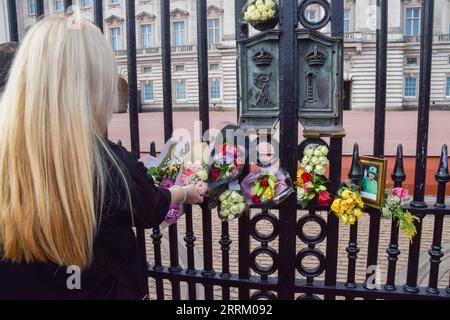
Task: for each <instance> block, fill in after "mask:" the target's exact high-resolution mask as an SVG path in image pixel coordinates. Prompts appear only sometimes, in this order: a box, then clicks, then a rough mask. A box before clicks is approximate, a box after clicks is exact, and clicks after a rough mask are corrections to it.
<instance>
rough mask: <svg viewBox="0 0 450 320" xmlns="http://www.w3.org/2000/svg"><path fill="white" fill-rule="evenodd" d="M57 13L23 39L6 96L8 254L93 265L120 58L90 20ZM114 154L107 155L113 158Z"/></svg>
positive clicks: (3, 212)
mask: <svg viewBox="0 0 450 320" xmlns="http://www.w3.org/2000/svg"><path fill="white" fill-rule="evenodd" d="M72 22H73V21H71V18H69V17H50V18H46V19H44V20H42V21H40V22H39V23H37V24H36V25H35V26H34V27H33V28H31V29H30V30H29V31H28V33H27V35H26V37H25V39H24V40H23V42H22V44H21V46H20V48H19V50H18V53H17V56H16V58H15V61H14V63H13V66H12V69H11V72H10V78H9V81H8V83H7V86H6V89H5V92H4V94H3V97H2V100H1V102H0V255H2V256H3V258H4V259H7V260H10V261H13V262H44V263H47V262H54V263H57V264H59V265H63V266H69V265H77V266H79V267H81V268H85V267H87V266H88V265H89V264H90V262H91V260H92V255H93V243H94V237H95V233H96V230H97V226H98V216H97V214H96V212H97V213H98V211H99V206H98V203H103V197H104V193H105V185H106V181H107V176H108V174H109V173H108V169H107V165H106V161H105V158H106V159H109V160H112V163H114V164H115V166H117V168H118V169H119V170H118V172H120V174H121V175H123V172H122V171H121V170H120V168H119V167H120V164H119V163H118V162H117V161H116V160H115V159H114V156H113V155H112V153H111V152H110V150H109V149H108V146H107V144H106V142H105V140H104V138H103V134H104V132H105V131H106V127H107V123H108V121H109V119H110V118H111V115H112V112H113V109H114V108H115V107H116V106H117V100H118V98H117V79H118V77H117V67H116V62H115V57H114V54H113V52H112V50H111V49H110V47H109V45H108V44H107V42H106V39H105V37H104V36H103V35H102V34H101V32H100V31H99V29H98V28H97V27H95V26H94V25H93V23H92V22H90V21H88V20H83V19H82V20H81V21H79V24H78V25H77V26H74V25H73V23H72ZM105 155H106V157H105ZM127 190H128V188H127Z"/></svg>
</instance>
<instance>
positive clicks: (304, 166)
mask: <svg viewBox="0 0 450 320" xmlns="http://www.w3.org/2000/svg"><path fill="white" fill-rule="evenodd" d="M327 155H328V148H327V147H326V146H323V145H310V146H308V147H307V148H306V149H305V151H304V154H303V158H302V161H301V167H300V168H299V169H298V171H297V180H296V181H295V185H296V187H297V200H298V202H299V204H300V205H301V207H302V208H303V209H304V208H306V207H307V206H308V204H309V203H310V202H311V201H312V200H314V199H316V198H317V200H318V203H319V206H327V205H329V204H330V203H331V201H332V200H333V199H332V198H331V196H330V194H329V193H328V191H327V187H326V185H325V183H326V180H327V179H326V177H325V173H326V170H327V166H328V158H327Z"/></svg>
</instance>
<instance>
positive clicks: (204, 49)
mask: <svg viewBox="0 0 450 320" xmlns="http://www.w3.org/2000/svg"><path fill="white" fill-rule="evenodd" d="M206 5H207V1H206V0H198V1H197V55H198V97H199V112H200V121H201V123H202V134H204V133H205V131H206V130H208V129H209V88H208V83H209V79H208V24H207V23H208V21H207V14H206Z"/></svg>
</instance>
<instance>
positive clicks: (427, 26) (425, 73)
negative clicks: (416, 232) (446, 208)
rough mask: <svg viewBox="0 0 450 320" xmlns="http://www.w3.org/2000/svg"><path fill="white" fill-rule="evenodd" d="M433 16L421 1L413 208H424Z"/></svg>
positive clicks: (431, 4) (431, 1)
mask: <svg viewBox="0 0 450 320" xmlns="http://www.w3.org/2000/svg"><path fill="white" fill-rule="evenodd" d="M433 16H434V0H429V1H422V21H421V22H422V23H421V33H420V81H419V116H418V124H417V148H416V173H415V179H414V200H413V201H412V203H411V204H412V205H413V206H415V207H426V204H425V202H424V197H425V178H426V167H427V150H428V126H429V116H430V86H431V61H432V55H433ZM417 259H418V257H417Z"/></svg>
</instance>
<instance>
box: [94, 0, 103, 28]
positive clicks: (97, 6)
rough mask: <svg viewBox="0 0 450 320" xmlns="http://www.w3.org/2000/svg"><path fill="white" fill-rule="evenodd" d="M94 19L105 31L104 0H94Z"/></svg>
mask: <svg viewBox="0 0 450 320" xmlns="http://www.w3.org/2000/svg"><path fill="white" fill-rule="evenodd" d="M94 21H95V24H96V25H97V27H99V28H100V30H101V31H102V32H103V0H94Z"/></svg>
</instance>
